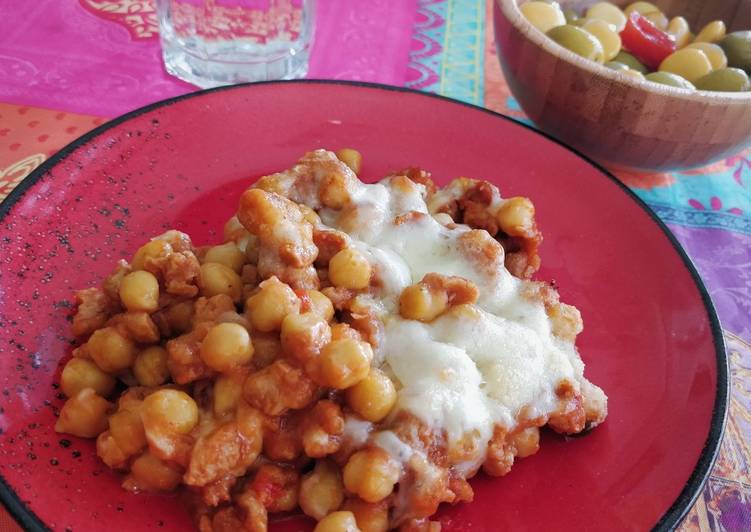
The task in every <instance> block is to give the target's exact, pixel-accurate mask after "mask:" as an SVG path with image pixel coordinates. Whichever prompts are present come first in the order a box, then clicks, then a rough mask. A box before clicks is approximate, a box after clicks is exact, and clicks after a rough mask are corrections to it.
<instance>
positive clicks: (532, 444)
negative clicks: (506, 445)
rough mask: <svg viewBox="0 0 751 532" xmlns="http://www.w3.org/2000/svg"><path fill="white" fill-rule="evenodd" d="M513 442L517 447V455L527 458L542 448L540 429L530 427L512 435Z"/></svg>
mask: <svg viewBox="0 0 751 532" xmlns="http://www.w3.org/2000/svg"><path fill="white" fill-rule="evenodd" d="M511 443H512V444H513V445H514V447H516V456H518V457H520V458H525V457H527V456H530V455H533V454H535V453H536V452H537V451H538V450H539V449H540V429H538V428H537V427H529V428H526V429H524V430H522V431H520V432H517V433H516V434H514V435H513V436H511Z"/></svg>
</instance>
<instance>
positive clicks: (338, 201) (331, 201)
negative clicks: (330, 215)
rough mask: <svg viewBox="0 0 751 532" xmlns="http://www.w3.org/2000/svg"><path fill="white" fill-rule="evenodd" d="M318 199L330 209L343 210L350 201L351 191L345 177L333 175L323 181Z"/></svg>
mask: <svg viewBox="0 0 751 532" xmlns="http://www.w3.org/2000/svg"><path fill="white" fill-rule="evenodd" d="M318 198H319V199H320V200H321V203H323V205H324V206H326V207H328V208H329V209H335V210H341V209H342V208H343V207H344V206H345V205H347V203H349V201H350V197H349V190H348V189H347V183H346V180H345V178H344V176H343V175H341V174H332V175H328V176H326V177H325V178H324V179H323V180H322V181H321V186H320V187H319V189H318Z"/></svg>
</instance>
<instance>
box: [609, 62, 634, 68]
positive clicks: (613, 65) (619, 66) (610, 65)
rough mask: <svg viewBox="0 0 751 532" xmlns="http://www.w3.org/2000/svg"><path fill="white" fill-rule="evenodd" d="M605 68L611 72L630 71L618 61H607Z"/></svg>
mask: <svg viewBox="0 0 751 532" xmlns="http://www.w3.org/2000/svg"><path fill="white" fill-rule="evenodd" d="M605 66H606V67H608V68H612V69H613V70H631V69H630V68H628V65H626V64H623V63H619V62H618V61H608V62H607V63H605Z"/></svg>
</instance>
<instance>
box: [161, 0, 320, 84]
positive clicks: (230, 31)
mask: <svg viewBox="0 0 751 532" xmlns="http://www.w3.org/2000/svg"><path fill="white" fill-rule="evenodd" d="M156 7H157V16H158V19H159V36H160V40H161V43H162V57H163V58H164V64H165V66H166V68H167V71H168V72H169V73H170V74H172V75H173V76H177V77H178V78H180V79H183V80H185V81H188V82H190V83H193V84H195V85H198V86H199V87H203V88H206V87H216V86H219V85H229V84H232V83H241V82H245V81H265V80H271V79H292V78H299V77H303V76H304V75H305V74H306V73H307V71H308V55H309V52H310V47H311V43H312V40H313V33H314V11H315V0H156Z"/></svg>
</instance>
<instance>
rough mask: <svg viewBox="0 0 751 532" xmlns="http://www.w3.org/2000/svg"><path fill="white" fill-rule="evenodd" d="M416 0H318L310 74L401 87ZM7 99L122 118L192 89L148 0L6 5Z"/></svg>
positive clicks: (45, 0) (0, 33) (2, 94)
mask: <svg viewBox="0 0 751 532" xmlns="http://www.w3.org/2000/svg"><path fill="white" fill-rule="evenodd" d="M416 4H417V0H399V1H392V0H318V6H317V7H318V9H317V33H316V39H315V44H314V46H313V51H312V56H311V63H310V73H309V77H312V78H333V79H352V80H362V81H376V82H381V83H388V84H393V85H404V83H405V81H406V76H407V62H408V59H409V50H410V46H411V39H412V26H413V22H414V18H415V10H416ZM2 14H3V16H2V17H0V80H2V82H0V101H3V102H10V103H17V104H25V105H33V106H43V107H51V108H56V109H64V110H66V111H71V112H77V113H85V114H92V115H99V116H116V115H118V114H121V113H124V112H126V111H129V110H132V109H134V108H136V107H140V106H142V105H146V104H148V103H151V102H154V101H156V100H160V99H163V98H168V97H170V96H176V95H179V94H184V93H186V92H190V91H192V90H195V87H194V86H192V85H189V84H187V83H183V82H181V81H179V80H176V79H174V78H172V77H171V76H169V75H168V74H167V73H166V72H165V71H164V68H163V66H162V62H161V55H160V49H159V42H158V39H156V38H154V35H153V20H154V19H153V12H151V11H150V6H149V2H148V0H107V1H104V0H33V1H17V2H4V3H3V7H2Z"/></svg>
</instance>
